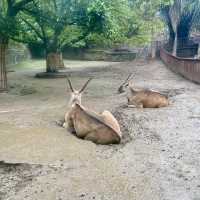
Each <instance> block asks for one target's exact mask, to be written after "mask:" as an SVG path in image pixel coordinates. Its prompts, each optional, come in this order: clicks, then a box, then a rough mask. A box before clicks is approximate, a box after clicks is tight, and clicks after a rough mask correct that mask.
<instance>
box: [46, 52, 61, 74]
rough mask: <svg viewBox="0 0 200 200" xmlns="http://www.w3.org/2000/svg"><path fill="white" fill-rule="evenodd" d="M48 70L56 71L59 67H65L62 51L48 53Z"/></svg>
mask: <svg viewBox="0 0 200 200" xmlns="http://www.w3.org/2000/svg"><path fill="white" fill-rule="evenodd" d="M46 67H47V72H51V73H55V72H58V70H59V69H64V68H65V65H64V62H63V57H62V53H48V54H47V56H46Z"/></svg>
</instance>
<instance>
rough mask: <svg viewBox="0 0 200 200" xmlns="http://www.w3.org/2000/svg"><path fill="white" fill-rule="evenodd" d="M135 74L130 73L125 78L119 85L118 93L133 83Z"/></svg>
mask: <svg viewBox="0 0 200 200" xmlns="http://www.w3.org/2000/svg"><path fill="white" fill-rule="evenodd" d="M132 75H133V74H129V75H128V77H127V78H126V79H125V81H124V82H123V83H122V84H121V85H120V86H119V88H118V93H123V92H125V88H127V87H129V86H130V85H131V83H130V81H131V77H132Z"/></svg>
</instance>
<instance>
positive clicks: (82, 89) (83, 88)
mask: <svg viewBox="0 0 200 200" xmlns="http://www.w3.org/2000/svg"><path fill="white" fill-rule="evenodd" d="M91 80H92V78H89V79H88V80H87V82H86V83H85V84H84V85H83V87H82V88H81V90H80V91H79V92H80V93H81V92H83V91H84V90H85V88H86V87H87V85H88V83H89V82H90V81H91Z"/></svg>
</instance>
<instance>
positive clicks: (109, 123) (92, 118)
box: [63, 78, 122, 144]
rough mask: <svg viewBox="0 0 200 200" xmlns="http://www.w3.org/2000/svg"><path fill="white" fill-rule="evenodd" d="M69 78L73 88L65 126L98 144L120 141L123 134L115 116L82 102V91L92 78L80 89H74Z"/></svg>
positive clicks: (70, 84) (70, 85)
mask: <svg viewBox="0 0 200 200" xmlns="http://www.w3.org/2000/svg"><path fill="white" fill-rule="evenodd" d="M67 80H68V84H69V87H70V89H71V99H70V102H69V110H68V112H67V113H66V115H65V122H64V124H63V127H65V128H68V130H69V131H70V132H73V133H75V134H76V135H77V137H79V138H82V139H85V140H90V141H92V142H94V143H97V144H117V143H120V141H121V137H122V134H121V131H120V126H119V124H118V122H117V120H116V119H115V118H114V116H113V115H112V114H111V113H110V112H109V111H104V112H103V113H96V112H94V111H91V110H89V109H86V108H85V107H83V106H82V104H81V96H82V93H83V91H84V90H85V88H86V87H87V85H88V83H89V82H90V81H91V79H89V80H88V81H87V82H86V83H85V84H84V86H83V87H82V89H80V90H79V91H78V90H74V88H73V86H72V83H71V81H70V79H68V78H67Z"/></svg>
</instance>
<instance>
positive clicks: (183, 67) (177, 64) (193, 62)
mask: <svg viewBox="0 0 200 200" xmlns="http://www.w3.org/2000/svg"><path fill="white" fill-rule="evenodd" d="M160 57H161V59H162V61H163V62H164V63H165V64H166V65H167V66H168V67H169V68H170V69H171V70H172V71H174V72H176V73H179V74H181V75H182V76H184V77H185V78H187V79H189V80H191V81H194V82H196V83H200V59H193V58H180V57H177V56H173V55H172V54H170V53H169V52H168V51H166V50H165V49H164V48H162V49H161V50H160Z"/></svg>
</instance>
